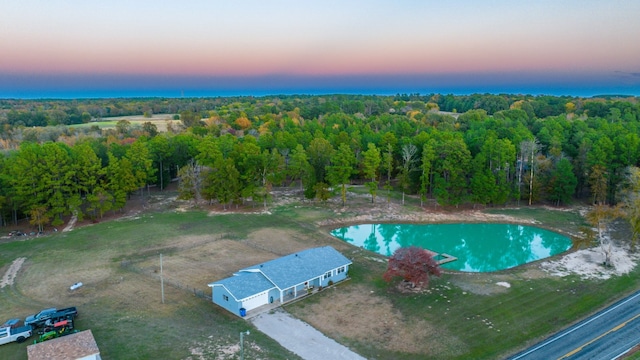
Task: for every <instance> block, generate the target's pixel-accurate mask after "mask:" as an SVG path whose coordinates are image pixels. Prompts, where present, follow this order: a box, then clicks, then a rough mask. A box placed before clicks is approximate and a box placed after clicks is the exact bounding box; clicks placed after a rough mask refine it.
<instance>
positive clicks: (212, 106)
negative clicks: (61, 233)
mask: <svg viewBox="0 0 640 360" xmlns="http://www.w3.org/2000/svg"><path fill="white" fill-rule="evenodd" d="M637 100H638V98H633V97H624V98H623V97H597V98H588V99H586V98H575V97H553V96H524V95H490V94H475V95H466V96H454V95H437V94H431V95H419V94H398V95H396V96H363V95H325V96H271V97H233V98H192V99H162V98H151V99H87V100H11V99H9V100H6V99H5V100H0V225H6V224H9V223H15V222H16V221H17V220H18V219H22V218H29V219H30V221H31V223H32V224H33V226H34V227H37V228H40V229H42V228H43V227H46V226H56V225H58V224H61V223H62V221H63V217H64V216H67V215H69V214H72V213H75V214H78V215H79V216H81V217H83V216H84V217H90V218H95V219H98V218H100V217H101V216H102V215H103V214H104V213H105V212H107V211H117V210H119V209H121V208H122V207H123V206H124V205H125V204H126V201H127V198H128V196H129V195H130V194H132V193H135V192H140V193H141V194H144V191H145V188H146V187H147V186H148V185H156V186H158V187H160V188H164V187H166V186H167V184H168V183H169V182H170V181H171V180H172V179H175V178H179V179H180V194H181V196H182V197H183V198H185V199H193V200H194V201H196V202H197V201H201V200H202V201H209V202H211V203H218V204H221V205H223V206H225V207H227V206H232V205H239V204H243V203H245V202H247V201H251V202H252V203H253V204H260V205H261V206H267V205H268V202H269V198H270V192H271V189H272V187H274V186H291V187H297V188H300V189H301V190H303V193H304V196H305V197H307V198H309V199H318V200H326V199H328V198H329V197H330V196H332V194H333V193H334V192H335V194H336V195H339V196H340V197H341V200H342V202H344V203H346V202H347V198H346V188H347V186H348V185H349V184H363V185H366V187H367V189H368V190H369V193H370V195H371V200H372V201H373V202H376V201H386V198H385V199H384V200H381V199H379V198H378V196H379V195H382V197H383V198H384V194H386V193H387V192H386V191H385V189H395V190H397V191H399V192H402V194H403V199H404V196H405V194H406V195H417V196H419V197H420V199H422V201H423V202H426V201H428V200H429V201H435V202H437V204H440V205H443V206H459V205H462V204H469V205H481V206H491V205H504V204H521V205H531V204H551V205H555V206H558V205H566V204H569V203H571V202H572V201H582V202H586V203H589V204H600V205H605V204H616V203H624V202H625V200H624V199H623V198H622V197H623V196H624V195H625V194H628V193H629V192H628V191H627V190H626V189H627V188H628V187H627V186H626V184H627V179H628V178H629V176H630V175H629V174H630V173H633V171H632V169H634V168H635V167H637V166H638V160H639V158H640V122H639V120H640V105H639V104H638V102H637ZM161 113H163V114H176V115H177V116H176V118H179V119H180V120H181V123H182V126H169V127H168V131H167V132H159V131H158V130H157V127H156V125H154V124H153V123H152V122H148V123H145V124H144V125H143V126H131V125H130V124H128V123H127V122H126V121H123V122H121V123H119V126H117V127H116V128H115V129H108V130H104V129H103V130H101V129H100V128H99V127H98V126H97V125H96V126H90V127H82V128H74V127H69V126H67V125H70V124H76V123H89V122H92V121H96V120H98V119H101V118H107V117H110V116H123V115H143V114H144V115H145V116H146V117H148V118H150V119H153V115H154V114H161ZM630 169H631V170H630Z"/></svg>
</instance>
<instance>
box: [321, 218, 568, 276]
mask: <svg viewBox="0 0 640 360" xmlns="http://www.w3.org/2000/svg"><path fill="white" fill-rule="evenodd" d="M331 235H333V236H335V237H337V238H340V239H342V240H344V241H346V242H349V243H351V244H353V245H355V246H358V247H363V248H365V249H367V250H370V251H373V252H376V253H378V254H382V255H386V256H391V255H392V254H393V252H394V251H395V250H396V249H397V248H399V247H409V246H418V247H421V248H423V249H428V250H431V251H434V252H437V253H446V254H449V255H451V256H453V257H456V258H457V260H456V261H452V262H449V263H446V264H443V265H442V268H443V269H449V270H458V271H467V272H490V271H498V270H504V269H509V268H512V267H515V266H518V265H522V264H526V263H528V262H532V261H535V260H539V259H544V258H546V257H549V256H553V255H557V254H560V253H563V252H565V251H567V250H568V249H569V248H570V247H571V239H569V238H568V237H566V236H564V235H561V234H558V233H555V232H552V231H549V230H545V229H540V228H537V227H533V226H524V225H515V224H423V225H416V224H364V225H354V226H348V227H343V228H339V229H334V230H332V231H331Z"/></svg>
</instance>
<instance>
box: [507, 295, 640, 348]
mask: <svg viewBox="0 0 640 360" xmlns="http://www.w3.org/2000/svg"><path fill="white" fill-rule="evenodd" d="M637 344H640V291H638V292H636V293H634V294H632V295H630V296H628V297H626V298H624V299H622V300H620V301H618V302H616V303H615V304H613V305H611V306H609V307H607V308H606V309H604V310H602V311H599V312H598V313H596V314H594V315H592V316H590V317H589V318H587V319H585V320H583V321H581V322H579V323H577V324H575V325H573V326H571V327H569V328H567V329H565V330H562V331H560V332H559V333H557V334H555V335H553V336H551V337H549V338H547V339H545V340H544V341H542V342H540V343H538V344H536V345H534V346H532V347H530V348H528V349H526V350H524V351H522V352H520V353H518V354H516V355H514V356H513V357H510V358H509V359H510V360H530V359H531V360H532V359H536V360H537V359H558V360H560V359H562V360H577V359H581V360H582V359H592V360H605V359H606V360H611V359H616V358H618V357H619V356H621V355H623V354H625V353H626V352H627V351H628V350H630V349H631V348H633V347H634V346H635V345H637Z"/></svg>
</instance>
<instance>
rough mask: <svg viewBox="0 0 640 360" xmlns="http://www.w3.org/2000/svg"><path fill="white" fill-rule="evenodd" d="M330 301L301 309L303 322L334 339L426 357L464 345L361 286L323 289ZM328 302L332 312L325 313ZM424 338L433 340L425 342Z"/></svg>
mask: <svg viewBox="0 0 640 360" xmlns="http://www.w3.org/2000/svg"><path fill="white" fill-rule="evenodd" d="M326 291H327V292H330V293H331V295H330V299H329V298H328V297H324V299H322V300H321V301H318V302H314V303H312V302H309V303H308V304H305V306H304V307H303V308H302V310H300V311H303V312H304V314H305V315H304V320H305V321H307V322H308V323H309V324H311V325H312V326H314V327H315V328H317V329H318V330H320V331H322V332H323V333H325V334H332V335H331V336H332V337H334V338H348V339H353V340H358V339H367V340H366V341H367V343H372V344H373V343H375V344H378V346H380V347H383V348H385V349H387V350H389V351H398V352H408V353H413V354H420V355H421V356H425V357H428V356H429V354H442V352H443V351H448V350H449V349H452V348H456V349H460V353H461V354H462V353H464V351H463V349H464V348H465V345H464V344H463V343H461V342H460V341H459V340H458V339H457V337H456V336H455V334H450V333H448V332H446V331H444V330H442V329H439V328H436V327H434V326H433V325H431V324H430V323H429V322H427V321H426V320H424V319H418V318H408V317H405V316H403V315H402V314H401V313H400V312H399V311H398V310H396V309H394V307H393V304H392V303H391V302H390V301H389V300H388V299H386V298H384V297H380V296H377V295H375V294H373V293H372V292H370V291H369V290H367V288H365V287H361V286H349V287H347V286H337V287H333V288H330V289H327V290H326ZM328 301H330V303H331V305H330V308H331V312H327V311H326V309H327V302H328ZM424 339H431V340H432V341H428V342H425V341H424Z"/></svg>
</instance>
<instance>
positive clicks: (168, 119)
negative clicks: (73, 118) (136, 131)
mask: <svg viewBox="0 0 640 360" xmlns="http://www.w3.org/2000/svg"><path fill="white" fill-rule="evenodd" d="M173 116H174V115H173V114H157V115H153V116H152V117H144V116H142V115H132V116H116V117H106V118H102V119H100V121H92V122H89V123H86V124H77V125H70V126H69V127H71V128H85V127H91V126H98V127H99V128H100V129H103V130H104V129H115V128H116V124H117V123H118V121H120V120H127V121H129V122H130V123H131V126H132V127H140V128H141V127H142V124H144V123H146V122H150V123H152V124H154V125H155V126H156V127H157V128H158V131H160V132H165V131H167V124H169V123H171V124H173V125H181V124H182V123H181V122H180V120H173Z"/></svg>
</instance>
